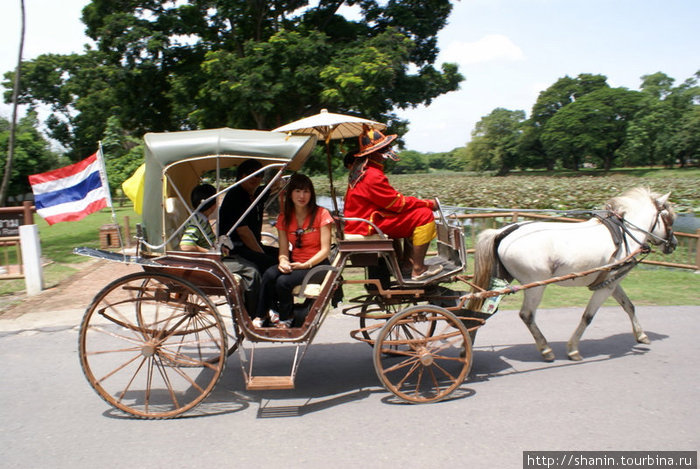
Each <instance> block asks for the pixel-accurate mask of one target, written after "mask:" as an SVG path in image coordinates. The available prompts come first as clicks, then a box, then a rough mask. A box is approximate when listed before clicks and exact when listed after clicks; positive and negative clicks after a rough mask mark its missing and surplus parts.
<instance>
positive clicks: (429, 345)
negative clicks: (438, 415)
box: [374, 305, 472, 403]
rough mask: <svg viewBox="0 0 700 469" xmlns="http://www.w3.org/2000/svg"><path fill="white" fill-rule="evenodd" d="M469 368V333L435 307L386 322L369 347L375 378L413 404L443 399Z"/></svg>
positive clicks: (409, 311)
mask: <svg viewBox="0 0 700 469" xmlns="http://www.w3.org/2000/svg"><path fill="white" fill-rule="evenodd" d="M471 364H472V346H471V340H470V339H469V332H468V331H467V329H466V328H465V327H464V325H463V324H462V321H460V320H459V319H458V318H457V317H456V316H455V315H454V314H452V313H451V312H449V311H447V310H446V309H443V308H440V307H438V306H433V305H418V306H411V307H409V308H406V309H405V310H404V311H402V312H401V313H399V314H397V315H395V316H394V317H392V318H391V319H389V321H387V324H386V326H384V328H383V329H382V330H381V332H380V333H379V335H378V336H377V340H376V343H375V344H374V368H375V370H376V371H377V376H378V377H379V380H380V381H381V382H382V384H383V385H384V387H385V388H386V389H387V390H388V391H391V392H392V393H394V394H395V395H396V396H398V397H399V398H401V399H404V400H406V401H409V402H413V403H427V402H435V401H439V400H441V399H445V398H446V397H447V396H449V395H450V394H451V393H452V392H453V391H454V390H455V389H457V388H458V387H459V386H460V385H461V384H462V382H463V381H464V379H465V378H466V377H467V375H468V374H469V369H470V368H471Z"/></svg>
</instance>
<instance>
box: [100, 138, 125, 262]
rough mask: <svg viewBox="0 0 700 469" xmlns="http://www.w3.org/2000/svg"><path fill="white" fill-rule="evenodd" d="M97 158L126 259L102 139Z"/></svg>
mask: <svg viewBox="0 0 700 469" xmlns="http://www.w3.org/2000/svg"><path fill="white" fill-rule="evenodd" d="M97 159H98V160H99V161H100V165H99V167H100V179H101V180H102V185H103V186H104V187H106V188H107V205H108V206H109V209H110V210H111V212H112V222H113V223H114V224H115V225H117V235H118V236H119V246H120V247H121V249H122V256H124V258H125V259H126V251H125V250H124V239H123V238H122V230H121V228H120V227H119V222H118V221H117V214H116V212H115V211H114V205H112V192H111V191H110V189H109V180H108V179H107V166H106V165H105V159H104V153H103V152H102V140H100V141H98V142H97Z"/></svg>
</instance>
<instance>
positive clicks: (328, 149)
mask: <svg viewBox="0 0 700 469" xmlns="http://www.w3.org/2000/svg"><path fill="white" fill-rule="evenodd" d="M332 133H333V126H329V127H328V132H327V133H326V163H327V164H328V181H329V182H330V190H331V200H333V214H334V215H335V216H340V212H339V211H338V201H336V200H335V187H333V168H332V166H331V147H330V141H331V134H332Z"/></svg>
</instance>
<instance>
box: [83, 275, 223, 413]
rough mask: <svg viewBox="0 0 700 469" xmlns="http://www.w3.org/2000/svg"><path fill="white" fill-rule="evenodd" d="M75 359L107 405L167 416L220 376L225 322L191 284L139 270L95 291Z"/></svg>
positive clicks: (204, 391) (191, 402)
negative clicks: (96, 292) (78, 357)
mask: <svg viewBox="0 0 700 469" xmlns="http://www.w3.org/2000/svg"><path fill="white" fill-rule="evenodd" d="M79 349H80V363H81V366H82V368H83V373H84V374H85V377H86V378H87V380H88V382H89V383H90V385H91V386H92V387H93V389H95V391H96V392H97V393H98V394H99V395H100V397H102V399H104V400H105V401H107V402H108V403H109V404H111V405H113V406H114V407H116V408H118V409H120V410H123V411H124V412H128V413H130V414H132V415H135V416H138V417H144V418H170V417H175V416H177V415H180V414H182V413H183V412H186V411H188V410H189V409H192V408H193V407H194V406H196V405H197V404H198V403H199V402H201V401H202V400H203V399H204V398H205V397H206V396H207V395H208V394H209V393H210V392H211V391H212V389H213V388H214V386H215V385H216V383H217V382H218V381H219V379H220V378H221V374H222V371H223V369H224V365H225V363H226V356H227V345H226V330H225V327H224V323H223V321H222V319H221V317H220V316H219V313H218V312H217V310H216V307H215V306H214V304H213V303H212V302H211V300H210V299H209V298H208V297H207V296H206V295H205V294H204V293H202V291H201V290H200V289H199V288H197V287H196V286H194V285H192V284H191V283H190V282H187V281H185V280H183V279H181V278H178V277H175V276H172V275H168V274H151V273H145V272H142V273H136V274H131V275H127V276H125V277H122V278H120V279H118V280H115V281H114V282H112V283H110V284H109V285H107V286H106V287H105V288H104V289H103V290H102V291H101V292H100V293H98V294H97V296H96V297H95V299H94V300H93V302H92V304H91V305H90V307H89V308H88V310H87V311H86V313H85V316H84V317H83V321H82V324H81V326H80V338H79Z"/></svg>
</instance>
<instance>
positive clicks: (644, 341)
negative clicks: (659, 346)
mask: <svg viewBox="0 0 700 469" xmlns="http://www.w3.org/2000/svg"><path fill="white" fill-rule="evenodd" d="M637 342H639V343H640V344H647V345H649V344H650V343H651V340H649V337H647V335H646V334H642V335H640V336H639V337H637Z"/></svg>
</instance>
